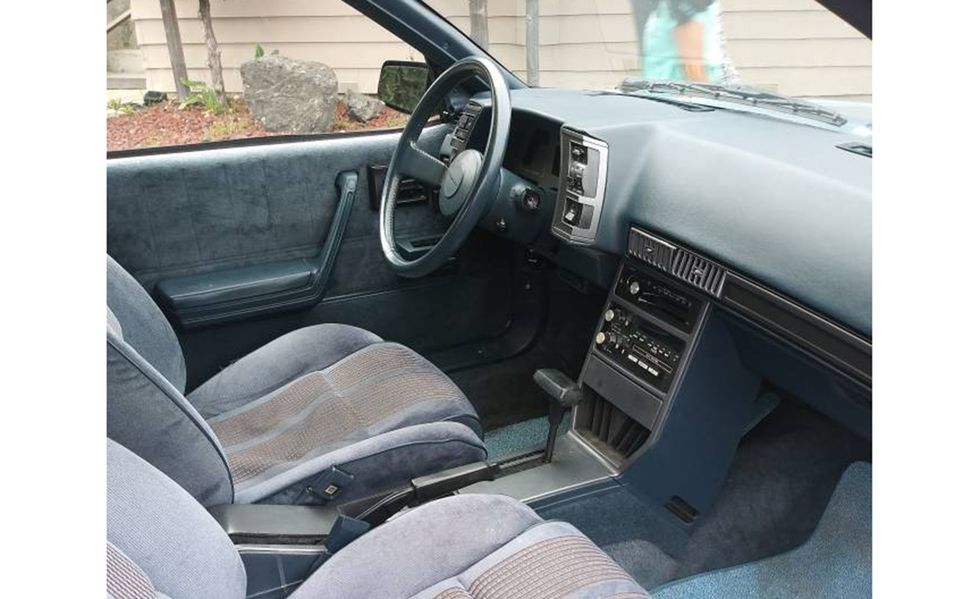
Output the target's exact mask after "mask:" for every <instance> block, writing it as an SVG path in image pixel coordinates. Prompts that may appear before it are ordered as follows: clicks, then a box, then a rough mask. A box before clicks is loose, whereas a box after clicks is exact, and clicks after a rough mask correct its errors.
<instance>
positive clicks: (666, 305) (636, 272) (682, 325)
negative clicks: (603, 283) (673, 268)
mask: <svg viewBox="0 0 980 599" xmlns="http://www.w3.org/2000/svg"><path fill="white" fill-rule="evenodd" d="M616 295H617V296H618V297H621V298H623V299H624V300H626V301H628V302H630V303H631V304H633V305H635V306H636V307H637V308H640V309H641V310H644V311H645V312H649V313H650V314H652V315H653V316H655V317H657V318H659V319H660V320H662V321H664V322H666V323H667V324H669V325H671V326H673V327H677V328H678V329H680V330H681V331H684V332H685V333H690V332H691V331H692V330H694V325H695V324H696V323H697V320H698V315H699V314H700V313H701V306H702V304H703V302H702V301H701V300H700V299H698V298H697V297H695V296H694V295H692V294H690V293H686V292H684V291H682V290H680V289H678V288H676V287H675V286H673V285H668V284H667V283H666V282H664V281H661V280H660V279H659V278H657V277H655V276H653V275H650V274H648V273H646V272H644V271H643V270H642V269H640V268H638V267H637V266H633V265H631V264H629V263H627V264H625V265H624V266H623V270H622V272H621V273H620V276H619V280H618V281H617V282H616Z"/></svg>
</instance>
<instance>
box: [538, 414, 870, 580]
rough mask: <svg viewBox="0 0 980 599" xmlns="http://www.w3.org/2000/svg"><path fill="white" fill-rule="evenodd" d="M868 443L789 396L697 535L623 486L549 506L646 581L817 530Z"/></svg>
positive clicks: (546, 512)
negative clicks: (836, 489)
mask: <svg viewBox="0 0 980 599" xmlns="http://www.w3.org/2000/svg"><path fill="white" fill-rule="evenodd" d="M870 451H871V450H870V444H869V443H867V442H866V441H864V440H861V439H859V438H857V437H856V436H854V435H852V434H851V433H849V432H847V431H845V430H844V429H842V428H841V427H839V426H838V425H836V424H835V423H833V422H832V421H830V420H829V419H827V418H825V417H824V416H822V415H820V414H818V413H816V412H815V411H813V410H812V409H810V408H809V407H806V406H804V405H802V404H798V403H794V402H789V401H784V402H783V403H782V405H780V406H779V407H778V408H777V409H776V410H775V411H774V412H773V414H772V415H771V416H770V417H769V418H767V419H765V420H764V421H763V422H762V423H761V424H760V425H759V426H758V427H757V428H756V429H755V430H753V431H752V432H751V433H749V434H748V435H747V436H746V438H745V439H744V440H743V441H742V444H741V445H740V446H739V449H738V452H737V453H736V456H735V462H734V464H733V465H732V469H731V473H730V476H729V479H728V481H727V482H726V484H725V486H724V488H723V490H722V493H721V495H720V497H719V498H718V501H717V502H716V503H715V506H714V507H713V509H712V510H711V511H709V512H707V513H705V514H704V515H702V517H701V518H700V519H699V521H698V523H697V524H696V525H695V526H694V529H693V531H692V532H691V533H690V534H689V535H681V534H680V533H679V532H678V528H677V527H676V526H673V525H672V524H671V523H668V522H664V520H663V515H662V512H661V511H660V510H657V509H654V506H653V505H651V504H648V503H645V502H644V499H643V498H641V497H639V496H636V495H634V494H633V493H631V492H629V491H628V489H621V490H618V491H616V492H613V493H610V494H606V495H602V496H588V497H584V498H581V499H578V500H576V501H575V502H572V503H568V504H559V505H557V506H551V507H548V508H545V509H543V510H542V516H544V517H546V518H555V519H563V520H566V521H568V522H571V523H572V524H574V525H575V526H576V527H578V528H579V529H580V530H582V532H584V533H585V534H586V535H588V536H589V537H590V538H592V539H593V541H595V542H596V544H598V545H599V546H600V547H602V548H603V549H604V550H606V551H607V552H609V553H610V555H612V556H613V558H614V559H616V561H617V562H619V563H620V565H622V566H623V567H624V568H625V569H626V571H627V572H629V573H630V574H631V575H632V576H633V577H634V578H636V579H637V581H638V582H640V584H642V585H644V586H645V587H646V588H653V587H655V586H659V585H660V584H663V583H664V582H667V581H669V580H674V579H677V578H681V577H685V576H689V575H692V574H696V573H699V572H705V571H708V570H716V569H720V568H725V567H728V566H733V565H736V564H743V563H746V562H750V561H754V560H757V559H761V558H764V557H768V556H772V555H775V554H778V553H782V552H784V551H788V550H789V549H792V548H793V547H796V546H798V545H800V544H801V543H803V542H804V541H805V540H806V539H807V538H808V537H809V536H810V535H811V534H812V533H813V530H814V529H815V528H816V525H817V521H818V520H819V519H820V516H821V514H822V513H823V512H824V508H825V507H826V505H827V502H828V501H829V499H830V496H831V494H832V493H833V490H834V487H835V486H836V485H837V482H838V480H839V479H840V477H841V474H842V473H843V472H844V470H845V468H846V467H847V466H848V465H849V464H850V463H852V462H855V461H870Z"/></svg>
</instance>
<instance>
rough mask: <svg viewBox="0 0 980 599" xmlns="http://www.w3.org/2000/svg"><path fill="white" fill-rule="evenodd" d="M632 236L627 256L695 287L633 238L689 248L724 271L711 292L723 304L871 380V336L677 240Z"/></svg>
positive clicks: (634, 231) (636, 231) (632, 232)
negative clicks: (717, 287)
mask: <svg viewBox="0 0 980 599" xmlns="http://www.w3.org/2000/svg"><path fill="white" fill-rule="evenodd" d="M629 235H630V242H629V249H628V252H627V253H628V255H629V256H631V257H633V258H635V259H639V260H640V261H642V262H644V263H646V264H649V265H652V266H655V267H657V268H659V269H661V270H663V271H665V272H666V273H668V274H669V275H670V276H672V277H673V278H674V279H676V280H678V281H680V282H683V283H687V284H688V285H691V282H690V281H687V280H685V279H684V278H682V277H679V276H677V273H676V272H673V270H676V269H668V268H665V267H664V266H665V265H666V262H664V263H663V264H655V263H653V262H651V261H649V260H647V259H646V257H645V256H643V255H638V253H637V252H638V251H639V248H640V247H644V248H645V247H646V246H645V245H643V244H637V243H635V242H634V239H635V236H641V237H642V238H644V239H648V240H651V241H653V242H654V243H657V244H662V245H663V246H666V247H668V248H671V249H672V250H673V251H675V252H676V251H684V252H688V253H690V254H693V255H694V256H697V257H698V258H701V259H703V260H705V261H706V262H709V263H711V264H712V265H713V266H714V267H716V268H721V269H723V271H724V272H723V279H722V281H723V282H722V283H721V286H720V290H719V293H717V294H713V295H715V296H716V299H718V300H720V301H721V303H722V305H724V306H728V307H729V308H732V309H734V310H736V311H737V312H740V313H742V314H743V315H746V316H748V317H749V319H750V320H753V321H755V322H757V323H758V324H761V325H762V326H764V327H765V328H767V329H769V330H770V331H773V332H775V333H776V334H777V335H778V336H779V337H780V338H783V339H786V340H787V341H790V342H794V343H796V344H797V345H800V346H802V347H803V348H804V349H807V350H809V351H811V352H814V353H816V354H817V355H818V356H819V357H820V358H821V359H823V360H824V361H827V362H829V363H831V364H833V365H835V366H837V367H838V368H841V369H842V370H844V371H845V372H846V373H848V374H849V375H851V376H852V377H857V378H858V379H859V380H860V381H861V382H863V383H865V384H869V383H870V382H871V354H872V346H871V342H870V341H868V340H867V339H865V338H863V337H861V336H860V335H857V334H855V333H852V332H851V331H849V330H847V329H846V328H845V327H842V326H840V325H838V324H836V323H834V322H833V321H831V320H828V319H827V318H824V317H823V316H821V315H819V314H817V313H816V312H813V311H812V310H810V309H808V308H806V307H804V306H802V305H800V304H798V303H797V302H794V301H792V300H790V299H788V298H786V297H783V296H782V295H780V294H779V293H776V292H774V291H771V290H770V289H767V288H766V287H765V286H763V285H761V284H759V283H756V282H754V281H752V280H751V279H749V278H748V277H745V276H743V275H741V274H739V273H736V272H733V271H732V270H731V269H730V268H726V267H724V266H721V265H719V264H718V263H716V262H713V261H710V260H708V259H707V258H703V257H701V256H700V255H699V254H698V253H697V252H693V251H691V250H689V249H687V248H684V247H683V246H681V245H679V244H676V243H673V242H670V241H667V240H665V239H661V238H660V237H658V236H656V235H652V234H650V233H647V232H646V231H642V230H640V229H638V228H636V227H632V228H631V229H630V233H629ZM658 256H659V254H658ZM661 262H663V260H661ZM700 291H702V292H703V291H704V289H700Z"/></svg>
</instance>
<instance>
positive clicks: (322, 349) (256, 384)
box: [187, 324, 381, 418]
mask: <svg viewBox="0 0 980 599" xmlns="http://www.w3.org/2000/svg"><path fill="white" fill-rule="evenodd" d="M373 343H381V338H380V337H378V336H377V335H375V334H374V333H371V332H369V331H365V330H364V329H359V328H357V327H352V326H348V325H343V324H318V325H313V326H309V327H304V328H302V329H297V330H295V331H292V332H289V333H286V334H285V335H283V336H282V337H279V338H278V339H274V340H273V341H270V342H269V343H267V344H265V345H263V346H262V347H260V348H259V349H257V350H255V351H253V352H252V353H250V354H248V355H246V356H244V357H243V358H241V359H240V360H236V361H235V362H234V363H233V364H231V365H229V366H228V367H227V368H224V369H223V370H221V372H219V373H218V374H216V375H214V376H213V377H212V378H210V379H208V380H207V381H205V382H204V384H202V385H201V386H200V387H198V388H197V389H195V390H194V391H193V392H192V393H190V394H189V395H188V396H187V399H188V400H189V401H190V402H191V403H192V404H193V405H194V407H195V408H197V409H198V411H199V412H201V415H202V416H204V417H205V418H213V417H215V416H218V415H219V414H226V413H228V412H229V411H231V410H235V409H237V408H239V407H241V406H243V405H245V404H247V403H249V402H252V401H254V400H256V399H259V398H260V397H262V396H264V395H267V394H269V393H271V392H272V391H275V390H276V389H279V388H281V387H284V386H285V385H286V384H288V383H290V382H292V381H295V380H296V379H298V378H300V377H301V376H303V375H306V374H309V373H311V372H315V371H317V370H323V369H324V368H327V367H329V366H331V365H332V364H335V363H336V362H338V361H339V360H341V359H342V358H344V357H346V356H349V355H351V354H353V353H354V352H356V351H358V350H360V349H363V348H365V347H367V346H368V345H371V344H373Z"/></svg>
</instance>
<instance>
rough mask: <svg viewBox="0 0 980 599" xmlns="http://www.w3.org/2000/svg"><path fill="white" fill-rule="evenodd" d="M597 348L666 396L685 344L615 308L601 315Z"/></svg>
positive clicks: (636, 317)
mask: <svg viewBox="0 0 980 599" xmlns="http://www.w3.org/2000/svg"><path fill="white" fill-rule="evenodd" d="M595 347H596V349H598V350H599V352H600V353H601V354H602V355H604V356H606V357H607V358H609V359H611V360H612V361H613V362H615V363H616V364H618V365H619V366H620V367H622V368H625V369H626V370H627V371H629V372H630V373H632V374H633V375H635V376H637V377H639V378H640V379H641V380H643V381H645V382H647V383H649V384H651V385H653V386H654V387H656V388H657V389H659V390H660V391H663V392H664V393H667V391H668V390H669V389H670V383H671V381H672V380H673V378H674V372H675V371H676V370H677V367H678V364H679V363H680V359H681V353H682V351H683V349H684V344H683V342H682V341H680V340H679V339H676V338H674V337H673V336H671V335H670V334H669V333H667V332H666V331H663V330H661V329H660V328H658V327H656V326H655V325H653V324H651V323H649V322H646V321H644V320H642V319H641V318H640V317H639V316H637V315H635V314H633V313H632V312H630V311H629V310H627V309H626V308H622V307H619V306H617V305H615V304H613V305H610V307H609V309H607V310H606V311H605V313H603V315H602V325H601V326H600V327H599V332H598V333H596V336H595Z"/></svg>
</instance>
